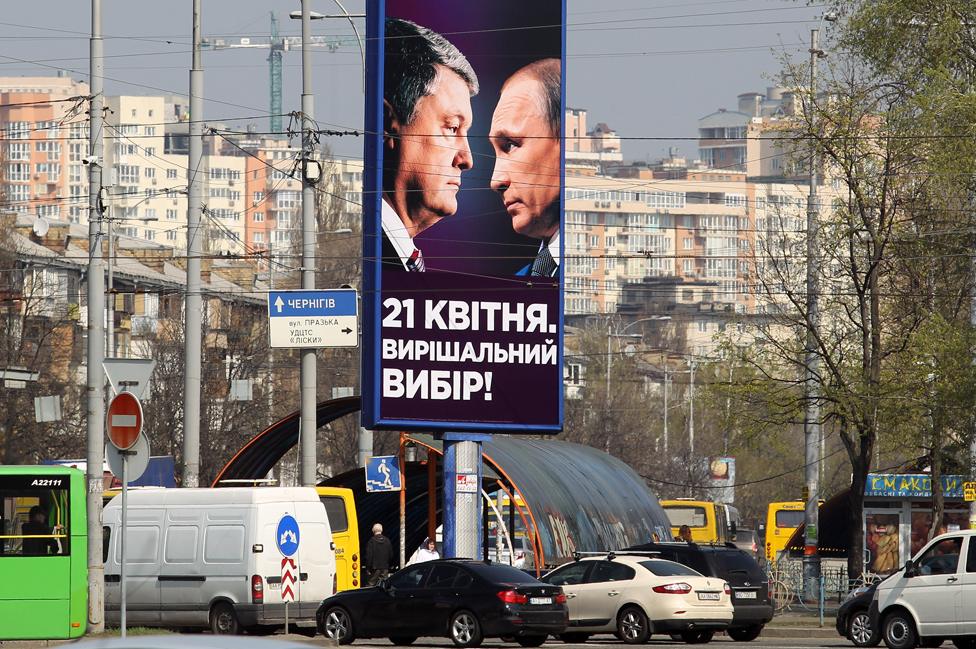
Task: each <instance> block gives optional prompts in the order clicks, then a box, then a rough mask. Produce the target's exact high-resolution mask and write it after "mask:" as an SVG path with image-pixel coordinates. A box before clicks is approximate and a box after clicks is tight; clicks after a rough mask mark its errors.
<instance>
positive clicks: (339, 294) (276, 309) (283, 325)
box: [268, 289, 359, 348]
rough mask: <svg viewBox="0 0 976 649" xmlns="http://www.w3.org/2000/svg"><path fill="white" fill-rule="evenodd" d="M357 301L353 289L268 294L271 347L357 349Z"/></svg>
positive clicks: (274, 292) (271, 292)
mask: <svg viewBox="0 0 976 649" xmlns="http://www.w3.org/2000/svg"><path fill="white" fill-rule="evenodd" d="M358 303H359V300H358V298H357V296H356V290H355V289H331V290H326V291H270V292H269V293H268V321H269V325H268V331H269V332H270V335H271V346H272V347H283V348H310V347H356V346H357V345H358V344H359V316H358Z"/></svg>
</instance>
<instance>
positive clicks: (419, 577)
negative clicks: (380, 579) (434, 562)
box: [390, 563, 431, 588]
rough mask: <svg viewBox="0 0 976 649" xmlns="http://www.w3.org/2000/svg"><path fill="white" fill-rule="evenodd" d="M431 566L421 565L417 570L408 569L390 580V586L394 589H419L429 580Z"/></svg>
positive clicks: (427, 564)
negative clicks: (425, 580)
mask: <svg viewBox="0 0 976 649" xmlns="http://www.w3.org/2000/svg"><path fill="white" fill-rule="evenodd" d="M430 568H431V565H430V564H429V563H425V564H421V565H419V566H417V567H416V568H407V569H406V570H403V571H401V572H398V573H397V574H395V575H393V577H391V578H390V586H392V587H393V588H419V587H420V585H421V584H423V583H424V579H426V578H427V573H429V572H430Z"/></svg>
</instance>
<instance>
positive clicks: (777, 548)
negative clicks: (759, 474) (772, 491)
mask: <svg viewBox="0 0 976 649" xmlns="http://www.w3.org/2000/svg"><path fill="white" fill-rule="evenodd" d="M805 509H806V505H805V504H804V502H803V501H802V500H791V501H786V502H778V503H769V507H767V508H766V561H769V562H775V561H776V560H777V559H778V558H779V555H780V553H781V552H782V551H783V550H785V549H786V544H787V543H788V542H789V540H790V537H791V536H793V533H794V532H796V528H798V527H800V526H801V525H803V519H804V510H805Z"/></svg>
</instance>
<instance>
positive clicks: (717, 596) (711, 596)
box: [698, 593, 721, 601]
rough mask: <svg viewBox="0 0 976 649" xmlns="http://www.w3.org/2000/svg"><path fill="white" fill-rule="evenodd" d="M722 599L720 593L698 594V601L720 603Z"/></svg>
mask: <svg viewBox="0 0 976 649" xmlns="http://www.w3.org/2000/svg"><path fill="white" fill-rule="evenodd" d="M720 598H721V595H720V594H719V593H698V599H705V600H714V601H718V600H719V599H720Z"/></svg>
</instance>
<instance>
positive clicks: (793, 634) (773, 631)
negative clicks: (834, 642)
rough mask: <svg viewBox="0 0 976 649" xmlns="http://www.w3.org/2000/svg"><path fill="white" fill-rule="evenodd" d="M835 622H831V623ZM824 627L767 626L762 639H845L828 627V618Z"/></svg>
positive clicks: (761, 636)
mask: <svg viewBox="0 0 976 649" xmlns="http://www.w3.org/2000/svg"><path fill="white" fill-rule="evenodd" d="M832 622H833V621H832V620H831V623H832ZM824 623H825V624H824V626H823V627H819V626H790V627H787V626H767V627H766V628H764V629H763V631H762V635H760V636H759V637H760V638H817V639H823V638H837V639H841V640H842V639H843V638H842V636H840V635H838V634H837V630H836V629H834V628H833V625H832V624H831V626H827V625H826V618H825V619H824Z"/></svg>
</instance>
